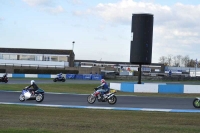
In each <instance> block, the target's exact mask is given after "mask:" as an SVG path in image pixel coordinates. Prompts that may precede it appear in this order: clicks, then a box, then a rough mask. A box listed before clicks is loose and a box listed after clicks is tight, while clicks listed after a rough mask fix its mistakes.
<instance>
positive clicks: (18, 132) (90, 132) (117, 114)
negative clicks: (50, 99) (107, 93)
mask: <svg viewBox="0 0 200 133" xmlns="http://www.w3.org/2000/svg"><path fill="white" fill-rule="evenodd" d="M199 118H200V113H167V112H141V111H113V110H93V109H68V108H52V107H31V106H20V105H0V120H1V122H0V133H5V132H7V133H34V132H40V133H61V132H65V133H102V132H107V133H114V132H115V133H199V131H200V126H199Z"/></svg>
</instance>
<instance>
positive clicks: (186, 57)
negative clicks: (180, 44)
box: [182, 55, 190, 67]
mask: <svg viewBox="0 0 200 133" xmlns="http://www.w3.org/2000/svg"><path fill="white" fill-rule="evenodd" d="M182 62H183V64H184V66H185V67H188V65H189V62H190V57H189V56H188V55H186V56H185V57H183V58H182Z"/></svg>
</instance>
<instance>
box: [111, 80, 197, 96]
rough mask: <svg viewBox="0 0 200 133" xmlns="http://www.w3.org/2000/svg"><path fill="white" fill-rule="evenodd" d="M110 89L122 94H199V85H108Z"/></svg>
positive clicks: (123, 83) (124, 83)
mask: <svg viewBox="0 0 200 133" xmlns="http://www.w3.org/2000/svg"><path fill="white" fill-rule="evenodd" d="M110 88H111V89H115V90H119V91H123V92H136V93H178V94H182V93H190V94H192V93H193V94H194V93H200V85H183V84H163V83H161V84H159V83H157V84H156V83H152V84H150V83H148V84H146V83H144V84H136V83H126V82H122V83H110Z"/></svg>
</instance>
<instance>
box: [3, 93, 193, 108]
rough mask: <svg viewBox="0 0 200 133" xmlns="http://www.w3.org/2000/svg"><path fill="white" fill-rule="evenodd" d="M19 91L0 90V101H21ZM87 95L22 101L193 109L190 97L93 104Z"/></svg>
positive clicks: (127, 98)
mask: <svg viewBox="0 0 200 133" xmlns="http://www.w3.org/2000/svg"><path fill="white" fill-rule="evenodd" d="M20 94H21V93H20V92H0V102H10V103H21V102H20V101H19V95H20ZM87 96H88V95H74V94H49V93H46V94H45V99H44V101H43V102H42V103H37V102H36V101H35V100H27V101H25V102H23V103H34V104H35V103H37V104H51V105H76V106H100V107H130V108H159V109H194V107H193V106H192V101H193V99H192V98H167V97H138V96H117V98H118V99H117V103H116V104H115V105H109V104H108V103H107V102H98V101H96V102H95V103H94V104H89V103H87Z"/></svg>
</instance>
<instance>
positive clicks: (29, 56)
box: [20, 55, 35, 60]
mask: <svg viewBox="0 0 200 133" xmlns="http://www.w3.org/2000/svg"><path fill="white" fill-rule="evenodd" d="M20 60H35V56H34V55H20Z"/></svg>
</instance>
